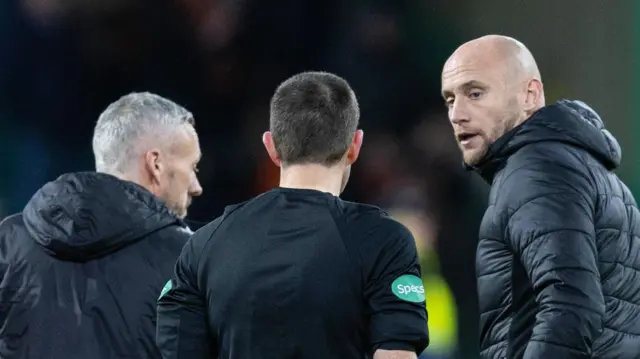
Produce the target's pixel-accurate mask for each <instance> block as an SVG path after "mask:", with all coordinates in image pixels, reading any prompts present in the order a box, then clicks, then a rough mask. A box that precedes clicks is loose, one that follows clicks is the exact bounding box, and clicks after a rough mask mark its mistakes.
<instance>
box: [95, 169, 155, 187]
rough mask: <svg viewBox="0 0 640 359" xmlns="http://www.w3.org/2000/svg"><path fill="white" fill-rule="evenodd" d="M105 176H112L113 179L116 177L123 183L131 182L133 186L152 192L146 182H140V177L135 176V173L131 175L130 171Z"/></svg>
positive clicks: (110, 173)
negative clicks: (136, 185)
mask: <svg viewBox="0 0 640 359" xmlns="http://www.w3.org/2000/svg"><path fill="white" fill-rule="evenodd" d="M105 173H106V174H109V175H112V176H114V177H117V178H119V179H121V180H123V181H129V182H133V183H135V184H138V185H140V186H142V187H144V188H146V189H147V190H148V191H150V192H153V191H152V188H151V186H150V185H149V183H148V182H147V181H143V180H142V176H140V175H138V174H136V173H132V171H127V172H105Z"/></svg>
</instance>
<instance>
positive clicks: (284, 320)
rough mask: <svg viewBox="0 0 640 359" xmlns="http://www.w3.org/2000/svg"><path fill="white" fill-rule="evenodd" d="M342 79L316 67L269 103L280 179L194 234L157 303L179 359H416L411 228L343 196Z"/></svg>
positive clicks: (269, 135) (351, 103) (354, 144)
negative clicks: (408, 228) (273, 185)
mask: <svg viewBox="0 0 640 359" xmlns="http://www.w3.org/2000/svg"><path fill="white" fill-rule="evenodd" d="M358 121H359V108H358V103H357V100H356V96H355V94H354V93H353V91H352V90H351V88H350V87H349V85H348V84H347V82H346V81H345V80H343V79H341V78H339V77H338V76H335V75H332V74H328V73H321V72H307V73H302V74H299V75H296V76H293V77H292V78H290V79H288V80H287V81H285V82H284V83H282V84H281V85H280V86H279V87H278V89H277V90H276V92H275V94H274V96H273V98H272V101H271V121H270V131H268V132H266V133H265V134H264V136H263V143H264V145H265V147H266V149H267V152H268V154H269V156H270V158H271V159H272V161H273V162H274V163H275V164H276V165H278V166H279V167H280V168H281V179H280V186H279V187H278V188H275V189H273V190H271V191H268V192H266V193H264V194H262V195H260V196H257V197H255V198H253V199H251V200H249V201H247V202H245V203H241V204H238V205H234V206H230V207H227V209H226V210H225V213H224V214H223V215H222V216H221V217H219V218H217V219H216V220H214V221H213V222H211V223H210V224H208V225H207V226H205V227H204V228H202V229H201V230H199V231H198V232H196V234H194V235H193V236H192V237H191V239H190V240H189V242H188V244H187V245H186V246H185V249H184V251H183V253H182V254H181V256H180V258H179V260H178V263H177V265H176V269H175V276H174V277H173V278H171V280H169V282H167V285H166V287H165V289H166V290H165V291H163V294H162V296H161V297H160V299H159V301H158V324H157V325H158V329H157V344H158V346H159V348H160V351H161V352H162V355H163V357H164V358H165V359H178V358H193V359H200V358H202V359H204V358H220V359H236V358H252V359H260V358H278V359H286V358H292V359H293V358H296V359H311V358H318V359H320V358H322V359H326V358H332V359H342V358H344V359H352V358H372V357H373V358H376V359H386V358H397V359H405V358H407V359H408V358H416V353H420V352H422V350H424V348H425V347H426V345H427V344H428V333H427V313H426V309H425V297H424V289H423V287H422V283H421V281H420V279H419V278H420V275H421V273H420V267H419V264H418V257H417V254H416V247H415V242H414V239H413V237H412V235H411V234H410V232H409V231H408V230H407V229H406V228H405V227H404V226H402V225H401V224H400V223H398V222H396V221H395V220H393V219H391V218H390V217H389V216H388V215H387V214H385V213H384V212H382V211H381V210H380V209H378V208H376V207H372V206H367V205H363V204H357V203H351V202H345V201H342V200H340V198H339V195H340V193H342V191H343V190H344V188H345V186H346V183H347V180H348V178H349V172H350V166H351V165H352V164H353V163H354V162H355V161H356V159H357V158H358V154H359V152H360V146H361V145H362V136H363V132H362V130H358V129H357V127H358Z"/></svg>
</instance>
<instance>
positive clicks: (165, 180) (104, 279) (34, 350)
mask: <svg viewBox="0 0 640 359" xmlns="http://www.w3.org/2000/svg"><path fill="white" fill-rule="evenodd" d="M93 152H94V155H95V161H96V172H79V173H68V174H64V175H62V176H60V177H59V178H58V179H56V180H54V181H51V182H49V183H47V184H45V185H44V186H43V187H42V188H41V189H40V190H38V191H37V192H36V193H35V194H34V195H33V197H32V198H31V200H30V201H29V203H27V205H26V207H25V208H24V211H23V212H22V213H19V214H16V215H13V216H10V217H8V218H6V219H5V220H4V221H2V223H0V358H3V359H14V358H15V359H18V358H19V359H41V358H49V359H63V358H64V359H88V358H95V359H98V358H137V359H156V358H159V357H160V353H159V351H158V349H157V347H156V346H155V317H156V312H155V309H156V306H155V302H156V300H157V298H158V295H159V294H160V292H161V290H162V286H163V285H164V283H165V281H166V277H167V276H170V275H171V273H172V271H173V267H174V264H175V261H176V259H177V258H178V255H179V254H180V252H181V251H182V247H183V246H184V244H185V243H186V242H187V239H188V238H189V235H190V234H191V231H190V230H189V228H188V227H187V226H186V225H185V223H184V221H183V218H184V217H185V216H186V214H187V209H188V207H189V204H190V202H191V198H192V197H195V196H198V195H200V193H201V192H202V188H201V187H200V183H199V182H198V178H197V176H196V166H197V164H198V161H199V160H200V156H201V153H200V145H199V141H198V136H197V133H196V131H195V128H194V119H193V116H192V115H191V113H190V112H189V111H187V110H186V109H185V108H183V107H182V106H179V105H178V104H176V103H174V102H172V101H169V100H167V99H165V98H162V97H160V96H158V95H154V94H150V93H132V94H129V95H126V96H123V97H121V98H120V99H119V100H117V101H115V102H113V103H112V104H111V105H109V106H108V107H107V109H106V110H105V111H104V112H103V113H102V115H101V116H100V118H99V120H98V123H97V124H96V127H95V131H94V135H93Z"/></svg>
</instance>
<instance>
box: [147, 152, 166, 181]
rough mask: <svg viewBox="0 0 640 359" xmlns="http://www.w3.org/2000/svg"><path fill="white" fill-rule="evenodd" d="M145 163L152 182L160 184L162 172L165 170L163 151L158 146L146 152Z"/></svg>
mask: <svg viewBox="0 0 640 359" xmlns="http://www.w3.org/2000/svg"><path fill="white" fill-rule="evenodd" d="M144 165H145V169H146V172H147V173H148V174H149V180H150V181H151V183H152V184H153V185H157V184H159V183H160V178H161V174H162V172H163V171H164V170H165V168H164V167H165V164H164V158H163V157H162V152H161V151H160V150H159V149H157V148H154V149H152V150H149V151H147V152H145V154H144Z"/></svg>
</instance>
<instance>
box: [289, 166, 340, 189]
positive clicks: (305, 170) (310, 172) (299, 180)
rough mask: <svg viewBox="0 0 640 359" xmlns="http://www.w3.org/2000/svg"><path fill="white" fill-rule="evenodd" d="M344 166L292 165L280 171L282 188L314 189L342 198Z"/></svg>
mask: <svg viewBox="0 0 640 359" xmlns="http://www.w3.org/2000/svg"><path fill="white" fill-rule="evenodd" d="M343 175H344V169H343V168H342V166H340V165H337V166H332V167H326V166H323V165H317V164H305V165H292V166H287V167H286V168H281V170H280V187H283V188H296V189H312V190H317V191H321V192H328V193H331V194H333V195H334V196H340V192H341V190H342V177H343Z"/></svg>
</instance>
